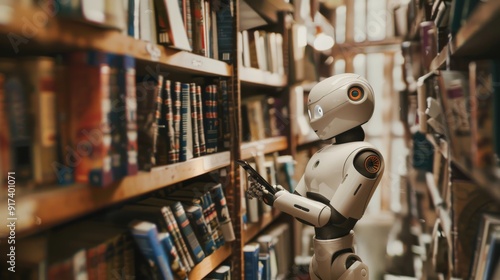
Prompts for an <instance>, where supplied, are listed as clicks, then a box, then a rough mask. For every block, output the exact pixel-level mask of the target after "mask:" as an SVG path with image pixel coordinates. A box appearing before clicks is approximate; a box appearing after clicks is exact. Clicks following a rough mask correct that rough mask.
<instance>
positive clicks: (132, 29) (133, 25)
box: [127, 0, 140, 39]
mask: <svg viewBox="0 0 500 280" xmlns="http://www.w3.org/2000/svg"><path fill="white" fill-rule="evenodd" d="M139 1H140V0H128V19H127V22H128V29H127V30H128V31H127V34H128V36H130V37H132V38H134V39H140V38H139Z"/></svg>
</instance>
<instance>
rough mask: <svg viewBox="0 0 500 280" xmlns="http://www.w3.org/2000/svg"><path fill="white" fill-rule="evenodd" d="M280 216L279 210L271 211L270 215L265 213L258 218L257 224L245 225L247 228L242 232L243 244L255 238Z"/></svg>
mask: <svg viewBox="0 0 500 280" xmlns="http://www.w3.org/2000/svg"><path fill="white" fill-rule="evenodd" d="M280 214H281V212H280V211H279V210H276V209H273V210H272V212H270V213H265V214H263V215H262V216H261V217H260V220H259V222H257V223H252V224H247V225H246V226H247V228H246V229H245V230H244V231H243V232H242V238H241V239H242V240H243V244H246V243H248V242H249V241H250V240H252V239H253V238H255V237H256V236H257V235H258V234H259V233H260V232H261V231H262V230H263V229H264V228H265V227H267V226H268V225H270V224H271V223H272V222H273V221H274V220H275V219H276V218H278V216H279V215H280Z"/></svg>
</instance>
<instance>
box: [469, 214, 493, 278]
mask: <svg viewBox="0 0 500 280" xmlns="http://www.w3.org/2000/svg"><path fill="white" fill-rule="evenodd" d="M499 213H500V212H499ZM495 232H500V215H499V214H498V213H496V214H495V213H488V212H485V213H482V214H481V219H480V222H479V226H478V232H477V238H476V246H475V249H474V257H473V262H472V266H471V274H470V279H474V280H479V279H485V278H483V277H484V276H485V275H484V274H485V270H486V263H487V257H488V252H489V249H490V247H489V246H490V243H491V241H492V237H493V236H494V233H495Z"/></svg>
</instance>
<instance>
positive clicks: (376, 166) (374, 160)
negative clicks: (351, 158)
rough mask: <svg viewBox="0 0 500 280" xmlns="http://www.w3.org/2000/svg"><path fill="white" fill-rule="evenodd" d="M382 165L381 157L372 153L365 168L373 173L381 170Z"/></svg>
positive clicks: (366, 161) (366, 160)
mask: <svg viewBox="0 0 500 280" xmlns="http://www.w3.org/2000/svg"><path fill="white" fill-rule="evenodd" d="M380 165H381V162H380V158H379V157H378V156H376V155H370V156H368V157H367V158H366V159H365V169H366V171H368V172H370V173H372V174H374V173H377V172H378V171H379V170H380Z"/></svg>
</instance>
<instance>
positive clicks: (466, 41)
mask: <svg viewBox="0 0 500 280" xmlns="http://www.w3.org/2000/svg"><path fill="white" fill-rule="evenodd" d="M499 26H500V1H486V2H484V3H479V4H478V5H477V7H476V8H475V10H474V11H473V12H472V14H471V15H470V17H469V18H468V19H467V21H466V23H465V24H464V25H462V26H461V28H460V29H459V31H458V32H457V34H456V35H455V36H454V38H453V42H452V44H451V48H452V49H451V52H452V53H453V55H456V56H467V57H486V56H488V57H489V58H491V57H495V58H498V57H500V55H499V53H498V48H499V47H500V36H498V27H499Z"/></svg>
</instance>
